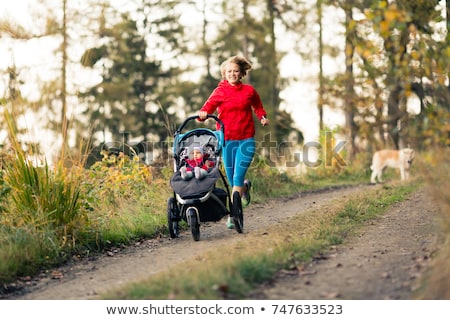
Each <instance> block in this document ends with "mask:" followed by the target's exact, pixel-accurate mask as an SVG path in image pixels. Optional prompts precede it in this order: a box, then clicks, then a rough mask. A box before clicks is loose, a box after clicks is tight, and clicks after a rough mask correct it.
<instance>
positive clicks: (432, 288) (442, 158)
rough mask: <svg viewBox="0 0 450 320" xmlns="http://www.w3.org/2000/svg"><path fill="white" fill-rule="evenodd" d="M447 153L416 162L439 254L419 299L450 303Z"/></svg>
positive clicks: (435, 153) (449, 152)
mask: <svg viewBox="0 0 450 320" xmlns="http://www.w3.org/2000/svg"><path fill="white" fill-rule="evenodd" d="M449 159H450V149H449V148H444V149H436V150H433V152H430V153H428V154H426V155H425V156H424V159H423V161H421V162H419V166H418V167H419V171H420V172H421V174H422V175H423V176H424V177H425V179H426V183H427V185H428V190H429V192H430V193H431V195H432V198H433V200H434V201H433V203H432V204H430V205H433V206H437V209H438V222H439V227H440V234H439V237H440V241H442V242H441V243H442V245H440V249H439V251H438V252H437V253H436V255H435V257H434V259H433V260H432V261H433V262H432V267H431V270H430V272H429V273H428V275H427V277H426V278H425V281H424V283H423V288H422V290H421V291H420V294H419V295H420V297H419V298H421V299H432V300H439V299H445V300H447V299H450V282H449V279H450V192H449V190H450V161H449Z"/></svg>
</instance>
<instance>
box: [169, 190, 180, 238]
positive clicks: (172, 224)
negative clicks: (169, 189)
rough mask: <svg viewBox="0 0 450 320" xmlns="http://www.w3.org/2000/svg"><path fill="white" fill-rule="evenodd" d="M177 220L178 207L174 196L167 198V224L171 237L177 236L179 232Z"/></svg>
mask: <svg viewBox="0 0 450 320" xmlns="http://www.w3.org/2000/svg"><path fill="white" fill-rule="evenodd" d="M179 220H180V219H179V209H178V206H177V203H176V201H175V198H169V200H167V225H168V228H169V235H170V237H171V238H172V239H174V238H178V236H179V234H180V228H179V225H178V223H179Z"/></svg>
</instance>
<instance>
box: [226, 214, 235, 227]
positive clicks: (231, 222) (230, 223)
mask: <svg viewBox="0 0 450 320" xmlns="http://www.w3.org/2000/svg"><path fill="white" fill-rule="evenodd" d="M227 228H228V229H234V223H233V219H231V217H228V220H227Z"/></svg>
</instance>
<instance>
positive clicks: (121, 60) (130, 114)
mask: <svg viewBox="0 0 450 320" xmlns="http://www.w3.org/2000/svg"><path fill="white" fill-rule="evenodd" d="M23 3H25V1H17V4H23ZM112 4H115V5H114V6H113V5H112ZM125 4H126V5H125ZM2 8H4V7H2ZM18 8H22V7H20V6H18ZM26 8H27V10H30V11H29V12H30V15H29V18H27V19H24V20H23V19H15V18H14V17H15V16H16V12H14V14H10V15H8V14H4V15H1V17H0V18H1V20H0V43H2V45H5V44H6V45H5V46H6V49H5V50H3V51H2V53H1V54H2V57H4V55H5V53H6V55H7V58H5V59H3V58H2V61H1V63H2V68H4V69H2V73H1V79H2V80H1V82H2V83H4V90H2V93H1V98H0V99H1V100H0V102H1V105H0V111H1V113H0V117H1V121H0V132H1V138H2V140H1V141H0V144H1V146H0V147H1V149H0V156H1V158H0V160H1V161H0V164H1V169H2V170H1V171H0V261H2V264H0V283H1V284H3V285H4V286H3V287H2V288H3V289H2V290H3V291H6V292H9V290H10V289H11V286H9V285H7V284H8V283H10V282H12V281H14V280H17V279H18V278H20V277H26V276H29V275H33V274H36V273H37V272H38V271H39V270H41V268H43V267H48V266H53V265H57V264H59V263H63V262H66V261H67V260H68V259H70V258H71V257H73V256H76V255H77V254H79V255H89V254H90V253H91V252H92V251H101V250H103V249H105V248H108V247H111V246H121V245H123V244H130V243H132V242H133V241H136V240H137V239H142V238H151V237H155V236H157V235H161V233H164V232H166V233H167V217H166V215H164V214H162V213H165V212H167V211H166V210H167V205H166V203H167V199H168V196H169V195H170V193H171V190H169V189H170V188H169V186H168V185H169V184H168V181H169V178H170V176H171V174H172V173H173V171H171V169H172V167H171V162H170V161H171V160H173V159H172V158H171V157H170V156H169V155H170V151H171V150H170V146H171V144H172V142H173V133H174V131H175V129H176V128H177V126H178V125H179V124H180V122H181V121H183V120H184V119H185V117H186V116H188V115H191V114H195V113H196V112H197V110H198V109H199V108H200V107H201V105H202V104H203V102H204V100H205V99H206V98H207V97H208V96H209V94H210V93H211V91H212V90H213V89H214V87H215V86H216V85H217V83H218V81H219V80H220V76H219V65H220V63H221V62H222V61H223V60H225V59H226V58H228V57H229V56H232V55H235V54H242V55H244V56H246V57H248V58H249V59H250V61H251V62H252V63H253V70H252V72H251V73H250V75H249V77H248V78H247V79H246V82H248V83H251V84H252V85H254V86H255V87H256V88H257V90H258V92H260V95H261V98H262V101H263V104H264V106H265V108H266V109H267V111H268V116H269V118H270V120H271V125H270V126H269V127H267V128H265V130H257V137H256V139H257V143H258V148H257V149H258V154H257V155H256V157H255V161H254V165H253V166H252V167H251V168H250V170H249V172H248V177H249V178H250V179H252V181H254V182H255V183H254V186H253V187H252V199H253V200H252V201H254V202H257V201H259V200H261V199H263V198H267V197H271V196H279V195H281V194H283V195H287V194H292V193H294V192H296V191H298V190H305V189H308V188H312V187H317V186H318V185H322V186H323V185H327V186H329V185H332V184H338V183H342V181H344V182H346V183H353V184H354V183H360V182H362V181H365V182H367V181H368V175H369V169H368V168H369V162H370V156H371V154H372V151H374V150H375V149H379V148H382V147H391V148H402V147H404V146H408V145H410V146H412V147H414V148H415V149H416V151H417V154H418V155H420V156H419V157H418V161H417V164H418V167H419V166H420V165H419V164H422V166H423V167H425V168H430V167H434V166H436V167H439V168H442V170H444V172H446V173H445V174H439V175H438V177H437V178H436V181H438V180H439V179H441V180H442V182H439V183H436V181H435V182H434V184H435V185H438V186H439V187H441V186H442V189H441V190H440V191H442V192H444V190H447V189H446V188H445V187H443V186H444V185H446V184H444V183H448V179H446V177H447V176H448V165H447V166H445V165H442V166H441V165H439V164H437V163H438V161H440V163H441V164H442V163H443V164H446V163H447V162H448V161H446V159H448V157H447V156H446V155H447V154H448V146H449V143H450V119H449V115H450V113H449V108H450V86H449V74H448V73H449V70H450V68H449V63H450V59H449V58H450V46H449V43H450V41H449V39H450V38H449V37H450V36H449V34H450V33H449V32H448V31H449V29H450V23H449V19H448V18H447V17H448V16H449V11H450V4H449V2H448V1H436V0H427V1H418V0H417V1H408V0H399V1H317V2H314V1H294V0H293V1H273V0H271V1H269V0H267V1H252V0H228V1H219V0H216V1H163V2H161V1H153V0H151V1H150V0H149V1H138V0H136V1H123V2H116V1H82V2H79V1H70V0H59V1H56V0H55V1H49V0H42V1H34V2H32V3H29V7H26ZM14 10H16V9H14ZM24 10H25V9H24ZM26 12H27V14H26V15H25V16H28V11H24V12H23V13H24V14H25V13H26ZM20 13H21V12H19V14H18V16H20V17H22V16H23V15H21V14H20ZM331 17H336V18H337V20H335V21H331V20H330V19H332V18H331ZM330 30H333V31H334V32H333V33H332V36H330V37H328V35H329V31H330ZM43 46H44V48H51V49H53V51H51V53H50V54H48V53H47V54H43V55H41V53H44V52H48V51H47V50H44V49H41V48H42V47H43ZM16 57H17V60H19V57H21V58H20V59H22V57H29V58H32V57H39V59H40V60H39V59H38V60H37V61H35V60H33V61H35V62H34V64H31V65H26V64H23V63H20V64H19V63H17V64H16ZM30 61H31V60H30ZM297 62H298V63H297ZM286 69H287V70H288V71H289V72H286V73H284V71H283V72H282V70H286ZM306 70H307V71H308V73H307V74H305V72H306ZM32 75H34V77H33V76H32ZM30 76H31V77H30ZM299 86H300V87H299ZM298 88H302V90H300V89H298ZM304 90H306V91H307V93H304ZM288 93H289V94H288ZM292 96H294V99H295V100H296V101H297V102H296V103H293V104H289V103H288V101H289V99H291V98H292ZM291 101H292V100H291ZM307 101H308V102H307ZM311 101H315V102H314V103H315V104H314V103H313V104H311ZM411 101H415V102H416V103H417V107H416V108H411ZM297 111H300V115H298V113H297ZM325 111H326V112H327V114H331V115H333V116H330V117H331V118H333V119H327V116H326V115H325V114H326V113H325ZM312 114H317V115H318V116H317V122H316V121H313V120H314V117H313V116H312ZM335 114H339V115H343V121H342V124H340V125H338V126H334V127H332V128H331V127H330V125H331V122H329V121H328V120H333V122H334V120H335V119H334V115H335ZM299 118H300V119H302V120H305V121H306V122H308V123H309V124H310V128H315V132H316V133H317V136H318V137H317V141H312V142H311V141H309V140H308V139H309V138H308V137H307V135H306V130H305V128H304V127H299V126H298V123H297V122H298V121H299ZM255 120H256V119H255ZM326 120H327V121H326ZM42 137H51V139H44V143H42V142H41V141H42ZM305 137H306V138H305ZM339 139H343V141H344V142H345V143H343V142H342V141H339ZM130 146H133V147H135V148H136V149H133V148H130ZM103 147H108V148H109V147H115V148H118V149H119V151H120V150H121V151H125V153H129V152H130V153H132V150H136V151H137V153H139V155H143V156H142V158H141V159H139V158H138V159H137V161H136V159H135V157H131V158H129V157H124V156H123V155H121V154H120V153H116V155H118V157H111V158H109V156H110V154H108V153H106V154H105V153H104V154H103V155H102V154H101V153H100V150H101V149H102V148H103ZM297 148H303V150H309V149H311V148H312V149H316V150H317V151H318V155H319V157H321V158H320V159H319V160H320V161H310V160H312V159H308V158H305V156H306V157H307V156H308V153H305V152H300V153H297V154H295V152H296V151H295V150H297ZM435 148H436V149H435ZM49 149H50V150H53V151H54V152H53V153H51V155H50V154H49V153H48V150H49ZM108 150H111V149H108ZM435 150H438V151H435ZM49 155H50V156H49ZM158 155H159V156H161V157H158ZM437 155H440V156H441V160H438V157H437ZM36 159H38V160H40V161H39V163H36V162H35V160H36ZM442 159H444V160H442ZM169 160H170V161H169ZM305 160H308V161H305ZM142 162H145V164H146V165H143V163H142ZM300 163H303V164H304V165H306V167H308V166H310V167H311V166H312V167H314V168H309V167H308V168H306V169H317V170H306V169H305V168H303V169H305V171H302V172H304V173H305V174H304V175H298V174H296V173H295V174H293V175H288V174H285V173H286V172H284V171H283V168H286V167H294V168H299V167H301V166H300V165H299V164H300ZM49 164H50V165H49ZM348 164H350V165H348ZM445 170H447V171H445ZM280 171H282V172H280ZM439 172H440V171H438V170H436V171H434V172H433V173H439ZM424 175H427V174H424ZM441 199H442V200H443V201H444V202H445V203H450V202H449V199H448V194H445V193H443V194H442V195H441ZM447 212H448V211H447ZM444 213H445V212H444ZM445 221H448V219H447V220H445ZM447 230H448V228H447ZM447 234H450V233H448V232H447ZM445 265H448V264H445ZM439 274H444V273H442V272H440V273H439ZM5 284H6V285H5ZM15 288H17V286H15Z"/></svg>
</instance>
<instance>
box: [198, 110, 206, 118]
mask: <svg viewBox="0 0 450 320" xmlns="http://www.w3.org/2000/svg"><path fill="white" fill-rule="evenodd" d="M207 116H208V113H207V112H206V111H199V112H198V117H199V118H200V120H205V119H206V117H207Z"/></svg>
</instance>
